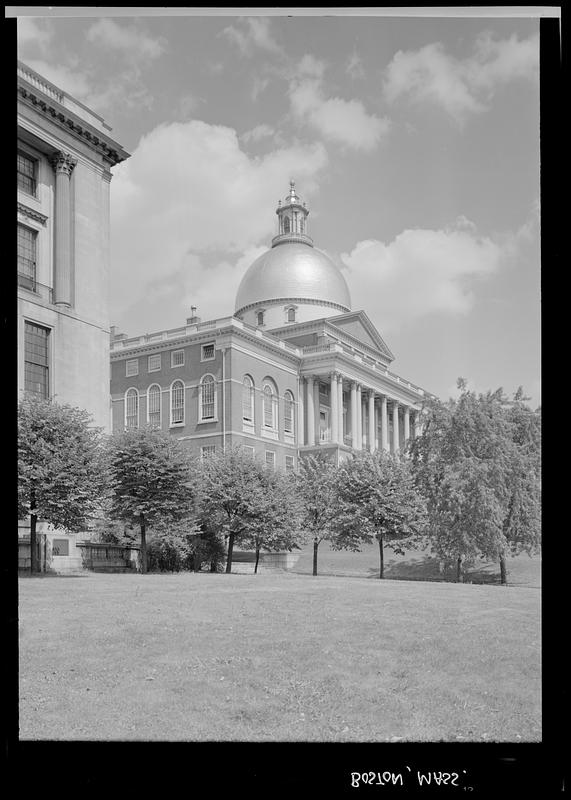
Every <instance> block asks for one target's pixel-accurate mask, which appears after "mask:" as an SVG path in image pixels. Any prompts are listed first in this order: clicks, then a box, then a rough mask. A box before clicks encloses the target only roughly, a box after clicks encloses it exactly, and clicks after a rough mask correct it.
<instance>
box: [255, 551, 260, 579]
mask: <svg viewBox="0 0 571 800" xmlns="http://www.w3.org/2000/svg"><path fill="white" fill-rule="evenodd" d="M259 561H260V548H259V547H256V564H255V566H254V575H257V574H258V563H259Z"/></svg>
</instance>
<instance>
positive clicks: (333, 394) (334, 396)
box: [329, 372, 339, 444]
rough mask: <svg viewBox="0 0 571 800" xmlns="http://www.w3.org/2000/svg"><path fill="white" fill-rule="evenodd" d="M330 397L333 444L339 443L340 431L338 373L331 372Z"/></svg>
mask: <svg viewBox="0 0 571 800" xmlns="http://www.w3.org/2000/svg"><path fill="white" fill-rule="evenodd" d="M329 398H330V400H331V441H332V442H333V444H337V442H338V441H339V433H338V422H339V411H338V401H339V392H338V391H337V373H336V372H332V373H331V387H330V390H329Z"/></svg>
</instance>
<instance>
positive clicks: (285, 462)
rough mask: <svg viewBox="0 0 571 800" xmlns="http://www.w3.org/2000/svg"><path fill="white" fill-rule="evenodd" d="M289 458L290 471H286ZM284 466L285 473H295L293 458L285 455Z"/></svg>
mask: <svg viewBox="0 0 571 800" xmlns="http://www.w3.org/2000/svg"><path fill="white" fill-rule="evenodd" d="M290 458H291V469H288V459H290ZM284 466H285V471H286V472H295V456H290V455H287V454H286V455H285V457H284Z"/></svg>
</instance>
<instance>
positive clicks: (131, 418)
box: [125, 389, 139, 430]
mask: <svg viewBox="0 0 571 800" xmlns="http://www.w3.org/2000/svg"><path fill="white" fill-rule="evenodd" d="M125 427H126V428H127V430H134V429H135V428H138V427H139V392H138V391H137V390H136V389H127V391H126V392H125Z"/></svg>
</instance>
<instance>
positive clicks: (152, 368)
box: [148, 353, 161, 372]
mask: <svg viewBox="0 0 571 800" xmlns="http://www.w3.org/2000/svg"><path fill="white" fill-rule="evenodd" d="M160 368H161V355H160V353H159V354H158V355H154V356H149V363H148V371H149V372H156V371H157V370H159V369H160Z"/></svg>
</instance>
